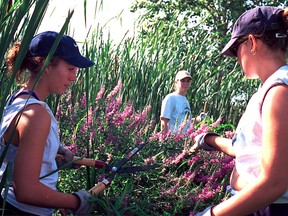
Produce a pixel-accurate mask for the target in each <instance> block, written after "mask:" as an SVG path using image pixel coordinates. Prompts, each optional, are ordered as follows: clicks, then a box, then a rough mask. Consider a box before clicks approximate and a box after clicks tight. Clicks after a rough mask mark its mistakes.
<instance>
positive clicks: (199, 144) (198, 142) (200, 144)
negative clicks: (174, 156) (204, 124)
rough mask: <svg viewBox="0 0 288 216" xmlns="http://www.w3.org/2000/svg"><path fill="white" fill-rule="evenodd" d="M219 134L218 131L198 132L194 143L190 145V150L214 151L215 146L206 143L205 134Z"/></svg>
mask: <svg viewBox="0 0 288 216" xmlns="http://www.w3.org/2000/svg"><path fill="white" fill-rule="evenodd" d="M210 135H213V136H220V135H219V134H218V133H214V132H208V133H202V134H199V135H197V136H196V137H195V139H194V140H195V144H194V145H193V146H192V147H191V149H190V152H196V151H198V150H199V149H204V150H206V151H215V150H217V149H216V148H215V147H213V146H211V145H209V144H207V143H206V142H205V141H204V139H205V137H206V136H210Z"/></svg>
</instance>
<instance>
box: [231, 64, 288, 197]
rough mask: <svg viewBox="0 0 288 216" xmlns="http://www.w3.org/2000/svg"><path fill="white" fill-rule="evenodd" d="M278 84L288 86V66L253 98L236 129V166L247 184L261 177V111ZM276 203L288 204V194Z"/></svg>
mask: <svg viewBox="0 0 288 216" xmlns="http://www.w3.org/2000/svg"><path fill="white" fill-rule="evenodd" d="M277 84H286V85H288V66H287V65H286V66H283V67H281V68H279V69H278V70H277V71H276V72H275V73H274V74H272V75H271V76H270V77H269V78H268V79H267V80H266V81H265V83H264V84H263V85H262V86H261V88H259V90H258V91H257V92H256V93H255V94H254V95H253V96H252V98H251V99H250V101H249V103H248V105H247V108H246V111H245V113H244V114H243V116H242V118H241V119H240V121H239V124H238V126H237V129H236V139H235V142H234V143H233V147H234V150H235V153H236V158H235V165H236V169H237V171H238V173H239V174H240V176H241V177H242V178H244V179H245V180H246V182H247V183H252V182H253V181H255V180H256V178H257V177H258V176H259V175H260V171H261V169H260V165H261V153H262V116H261V109H262V104H263V100H264V98H265V95H266V93H267V92H268V90H269V89H270V88H271V87H272V86H275V85H277ZM287 156H288V155H287ZM275 203H288V192H286V193H285V194H284V195H283V196H282V197H281V198H280V199H279V200H277V201H276V202H275Z"/></svg>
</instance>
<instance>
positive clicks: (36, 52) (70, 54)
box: [29, 31, 94, 68]
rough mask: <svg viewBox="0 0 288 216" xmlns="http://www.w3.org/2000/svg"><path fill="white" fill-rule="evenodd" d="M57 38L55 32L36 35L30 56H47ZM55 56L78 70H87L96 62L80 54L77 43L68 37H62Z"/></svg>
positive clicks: (32, 42)
mask: <svg viewBox="0 0 288 216" xmlns="http://www.w3.org/2000/svg"><path fill="white" fill-rule="evenodd" d="M57 36H58V33H57V32H54V31H45V32H42V33H39V34H37V35H35V36H34V37H33V38H32V41H31V43H30V45H29V55H30V56H47V55H48V54H49V52H50V50H51V48H52V46H53V44H54V42H55V40H56V38H57ZM54 55H57V56H59V57H60V58H62V59H63V60H65V61H67V62H68V63H69V64H71V65H74V66H75V67H78V68H87V67H91V66H92V65H94V62H92V61H91V60H89V59H88V58H86V57H84V56H82V55H81V54H80V52H79V49H78V46H77V43H76V41H75V40H74V39H73V38H71V37H69V36H68V35H63V36H62V38H61V40H60V42H59V44H58V47H57V48H56V51H55V53H54Z"/></svg>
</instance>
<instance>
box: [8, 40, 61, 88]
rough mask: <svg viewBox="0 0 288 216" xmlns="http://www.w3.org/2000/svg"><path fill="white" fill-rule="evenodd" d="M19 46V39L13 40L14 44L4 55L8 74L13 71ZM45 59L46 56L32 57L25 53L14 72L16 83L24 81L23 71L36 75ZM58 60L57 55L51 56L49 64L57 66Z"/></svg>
mask: <svg viewBox="0 0 288 216" xmlns="http://www.w3.org/2000/svg"><path fill="white" fill-rule="evenodd" d="M20 47H21V42H20V41H18V42H15V43H14V45H13V46H12V47H11V48H10V49H9V50H8V53H7V55H6V58H5V62H6V65H7V68H8V73H9V74H10V75H12V73H13V69H14V66H15V61H16V58H17V56H18V53H19V50H20ZM45 60H46V56H34V57H32V56H29V55H28V54H26V56H25V57H24V59H23V62H22V64H21V66H20V68H19V70H18V72H17V74H16V81H17V82H18V83H21V82H23V81H24V79H25V77H23V76H22V75H23V72H24V71H29V72H30V74H31V76H34V75H37V74H38V73H39V72H40V71H41V69H42V67H43V65H44V62H45ZM59 60H60V57H59V56H53V57H52V59H51V61H50V63H49V64H50V65H53V66H57V65H58V63H59Z"/></svg>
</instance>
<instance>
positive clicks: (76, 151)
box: [67, 143, 78, 155]
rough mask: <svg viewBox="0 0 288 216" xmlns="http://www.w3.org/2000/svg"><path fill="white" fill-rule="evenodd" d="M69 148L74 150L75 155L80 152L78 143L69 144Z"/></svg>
mask: <svg viewBox="0 0 288 216" xmlns="http://www.w3.org/2000/svg"><path fill="white" fill-rule="evenodd" d="M67 149H69V150H70V151H72V152H73V153H74V154H75V155H77V154H78V149H77V145H76V144H75V143H73V144H71V145H69V146H67Z"/></svg>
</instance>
